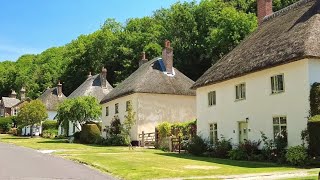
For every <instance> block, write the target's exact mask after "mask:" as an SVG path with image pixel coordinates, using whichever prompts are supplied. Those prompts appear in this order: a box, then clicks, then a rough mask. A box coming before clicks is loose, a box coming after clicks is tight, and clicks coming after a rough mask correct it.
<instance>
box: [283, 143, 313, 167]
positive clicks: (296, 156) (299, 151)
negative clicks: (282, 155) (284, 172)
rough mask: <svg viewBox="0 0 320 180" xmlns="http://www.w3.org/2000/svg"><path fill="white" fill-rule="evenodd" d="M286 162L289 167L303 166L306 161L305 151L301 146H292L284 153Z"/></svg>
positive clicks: (306, 154)
mask: <svg viewBox="0 0 320 180" xmlns="http://www.w3.org/2000/svg"><path fill="white" fill-rule="evenodd" d="M286 160H287V162H288V163H290V164H291V165H295V166H303V165H305V164H306V162H307V161H308V153H307V149H306V148H305V147H303V146H301V145H300V146H292V147H290V148H289V149H288V151H287V153H286Z"/></svg>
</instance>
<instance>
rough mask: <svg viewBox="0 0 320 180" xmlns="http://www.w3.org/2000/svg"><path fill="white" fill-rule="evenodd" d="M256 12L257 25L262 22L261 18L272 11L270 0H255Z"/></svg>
mask: <svg viewBox="0 0 320 180" xmlns="http://www.w3.org/2000/svg"><path fill="white" fill-rule="evenodd" d="M257 13H258V23H259V25H260V24H261V23H262V22H263V18H264V17H266V16H269V15H271V14H272V13H273V11H272V0H257Z"/></svg>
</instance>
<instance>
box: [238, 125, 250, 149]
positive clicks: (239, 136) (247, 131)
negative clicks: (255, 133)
mask: <svg viewBox="0 0 320 180" xmlns="http://www.w3.org/2000/svg"><path fill="white" fill-rule="evenodd" d="M240 124H246V126H247V129H246V139H247V140H248V139H249V134H248V133H249V122H248V121H245V120H244V121H238V143H239V144H240V143H241V141H242V140H241V135H240Z"/></svg>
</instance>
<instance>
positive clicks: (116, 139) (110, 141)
mask: <svg viewBox="0 0 320 180" xmlns="http://www.w3.org/2000/svg"><path fill="white" fill-rule="evenodd" d="M105 143H106V144H105V145H111V146H126V145H128V144H127V143H126V139H125V137H124V136H122V135H121V134H115V135H111V136H109V137H108V138H107V139H106V142H105Z"/></svg>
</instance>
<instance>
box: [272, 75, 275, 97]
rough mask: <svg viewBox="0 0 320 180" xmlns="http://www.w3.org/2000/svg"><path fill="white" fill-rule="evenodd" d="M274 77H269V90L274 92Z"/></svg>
mask: <svg viewBox="0 0 320 180" xmlns="http://www.w3.org/2000/svg"><path fill="white" fill-rule="evenodd" d="M274 84H275V83H274V77H271V92H272V93H274V92H275V88H274Z"/></svg>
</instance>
